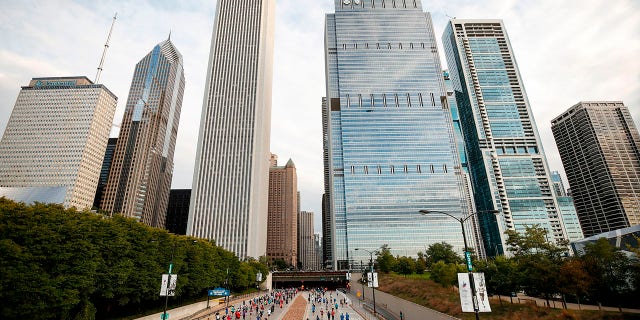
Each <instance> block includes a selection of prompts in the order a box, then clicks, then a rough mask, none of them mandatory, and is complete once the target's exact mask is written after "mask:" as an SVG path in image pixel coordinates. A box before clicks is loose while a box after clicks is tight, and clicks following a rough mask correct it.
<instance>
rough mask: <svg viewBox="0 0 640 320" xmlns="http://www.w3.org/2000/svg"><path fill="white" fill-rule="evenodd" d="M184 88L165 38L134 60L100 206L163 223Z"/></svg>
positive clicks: (178, 58) (151, 223)
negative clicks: (126, 98)
mask: <svg viewBox="0 0 640 320" xmlns="http://www.w3.org/2000/svg"><path fill="white" fill-rule="evenodd" d="M183 93H184V68H183V62H182V55H181V54H180V52H178V50H177V49H176V47H175V46H174V45H173V43H171V40H169V39H167V40H165V41H163V42H161V43H159V44H157V45H156V46H155V47H154V48H153V50H151V52H149V54H147V55H146V56H145V57H144V58H142V60H140V62H138V64H136V69H135V71H134V74H133V80H132V81H131V89H129V99H128V100H127V106H126V109H125V113H124V117H123V119H122V124H121V125H120V136H119V138H118V143H117V144H116V151H115V154H114V156H113V157H114V158H113V164H112V165H111V171H110V173H109V181H108V182H107V187H106V189H105V192H104V196H103V197H102V204H101V208H102V209H103V210H105V211H108V212H111V213H119V214H122V215H124V216H127V217H133V218H135V219H137V220H138V221H140V222H143V223H145V224H147V225H149V226H152V227H156V228H164V226H165V216H166V212H167V203H168V202H169V190H170V189H171V178H172V177H173V152H174V149H175V144H176V136H177V134H178V124H179V122H180V110H181V107H182V95H183Z"/></svg>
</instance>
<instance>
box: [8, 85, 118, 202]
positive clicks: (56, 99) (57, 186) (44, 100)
mask: <svg viewBox="0 0 640 320" xmlns="http://www.w3.org/2000/svg"><path fill="white" fill-rule="evenodd" d="M117 101H118V98H117V97H116V96H115V95H114V94H113V93H111V91H109V89H107V88H106V87H105V86H104V85H101V84H95V83H93V82H92V81H91V80H89V79H87V78H86V77H50V78H33V79H32V80H31V81H30V82H29V84H28V85H27V86H24V87H22V90H20V94H18V98H17V100H16V103H15V105H14V107H13V111H12V112H11V117H10V118H9V122H8V123H7V127H6V129H5V131H4V134H3V136H2V140H0V196H6V197H7V198H9V199H12V200H15V201H21V202H25V203H31V202H34V201H38V202H45V203H60V204H62V205H64V206H65V207H76V208H77V209H79V210H84V209H91V207H92V205H93V200H94V197H95V194H96V188H97V186H98V180H99V179H100V168H101V165H102V160H103V158H104V154H105V149H106V148H107V141H108V140H109V133H110V131H111V124H112V121H113V115H114V113H115V111H116V104H117Z"/></svg>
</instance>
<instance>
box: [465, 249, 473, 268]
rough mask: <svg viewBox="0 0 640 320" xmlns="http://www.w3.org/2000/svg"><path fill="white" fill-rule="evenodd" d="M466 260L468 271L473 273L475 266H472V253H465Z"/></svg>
mask: <svg viewBox="0 0 640 320" xmlns="http://www.w3.org/2000/svg"><path fill="white" fill-rule="evenodd" d="M464 258H465V260H466V261H467V270H469V271H473V265H472V264H471V252H469V251H465V252H464Z"/></svg>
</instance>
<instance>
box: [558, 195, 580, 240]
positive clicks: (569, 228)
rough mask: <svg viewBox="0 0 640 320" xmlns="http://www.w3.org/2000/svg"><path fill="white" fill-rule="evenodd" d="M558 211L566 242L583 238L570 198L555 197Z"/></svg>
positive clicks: (576, 213)
mask: <svg viewBox="0 0 640 320" xmlns="http://www.w3.org/2000/svg"><path fill="white" fill-rule="evenodd" d="M556 200H557V201H558V209H559V210H560V216H561V218H562V224H563V225H564V229H565V232H566V235H567V238H566V239H567V240H569V241H570V242H573V241H577V240H580V239H583V238H584V234H583V233H582V227H581V226H580V219H578V212H577V211H576V207H575V205H574V204H573V198H572V197H567V196H565V197H557V198H556Z"/></svg>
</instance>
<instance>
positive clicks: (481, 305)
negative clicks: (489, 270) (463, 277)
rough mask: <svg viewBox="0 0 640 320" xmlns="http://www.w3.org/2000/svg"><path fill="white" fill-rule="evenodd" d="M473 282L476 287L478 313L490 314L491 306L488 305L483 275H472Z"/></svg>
mask: <svg viewBox="0 0 640 320" xmlns="http://www.w3.org/2000/svg"><path fill="white" fill-rule="evenodd" d="M473 281H474V282H475V285H476V297H477V301H478V309H479V311H480V312H491V306H490V305H489V294H488V293H487V283H486V282H485V280H484V273H481V272H478V273H474V274H473Z"/></svg>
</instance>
